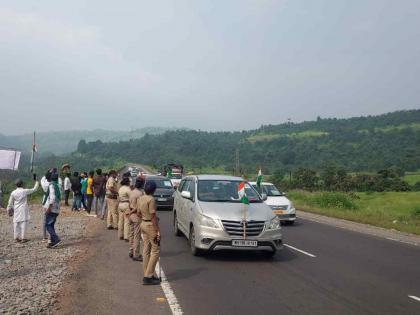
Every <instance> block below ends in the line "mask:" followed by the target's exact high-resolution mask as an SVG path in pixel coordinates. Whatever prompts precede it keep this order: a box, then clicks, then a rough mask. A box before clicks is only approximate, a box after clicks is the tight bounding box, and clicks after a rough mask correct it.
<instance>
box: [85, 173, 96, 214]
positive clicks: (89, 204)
mask: <svg viewBox="0 0 420 315" xmlns="http://www.w3.org/2000/svg"><path fill="white" fill-rule="evenodd" d="M94 174H95V172H94V171H90V172H89V176H88V179H87V183H86V206H87V212H88V213H90V211H91V210H92V203H93V175H94Z"/></svg>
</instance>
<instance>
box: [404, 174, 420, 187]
mask: <svg viewBox="0 0 420 315" xmlns="http://www.w3.org/2000/svg"><path fill="white" fill-rule="evenodd" d="M403 179H404V180H405V181H406V182H407V183H408V184H409V185H414V184H415V183H418V182H419V183H420V173H418V172H406V174H405V176H404V178H403Z"/></svg>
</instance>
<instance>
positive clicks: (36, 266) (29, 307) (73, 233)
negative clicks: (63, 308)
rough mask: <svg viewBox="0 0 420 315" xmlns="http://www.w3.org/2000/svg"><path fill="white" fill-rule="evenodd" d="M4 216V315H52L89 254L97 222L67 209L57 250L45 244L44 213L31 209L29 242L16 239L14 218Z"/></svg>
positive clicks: (0, 237)
mask: <svg viewBox="0 0 420 315" xmlns="http://www.w3.org/2000/svg"><path fill="white" fill-rule="evenodd" d="M3 210H4V209H1V213H0V314H51V313H52V309H53V306H54V304H55V303H57V297H58V295H59V293H60V290H61V289H62V287H63V285H64V284H65V282H66V277H67V276H69V275H70V274H71V266H72V265H74V264H73V263H74V262H75V261H77V260H78V259H81V258H82V257H83V256H84V255H86V249H85V248H84V240H85V238H86V236H87V233H88V230H89V222H92V220H96V219H93V218H91V217H88V216H87V215H86V214H85V213H84V212H81V213H79V212H72V211H70V209H69V208H66V207H63V208H62V211H61V214H60V216H59V217H58V219H57V223H56V231H57V234H58V235H59V237H60V238H61V239H62V241H63V242H62V244H61V245H60V246H59V247H57V248H54V249H49V248H47V247H46V245H47V243H44V242H42V221H43V210H42V208H41V206H39V205H33V206H31V210H30V214H31V220H30V224H29V228H28V233H27V238H28V239H29V240H30V241H29V242H27V243H24V244H20V243H15V242H14V240H13V223H12V218H10V217H8V216H7V214H6V213H5V211H3Z"/></svg>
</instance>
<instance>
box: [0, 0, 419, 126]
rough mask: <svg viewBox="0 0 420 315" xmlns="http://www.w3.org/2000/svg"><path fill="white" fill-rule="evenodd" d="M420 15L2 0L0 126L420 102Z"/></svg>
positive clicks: (381, 109) (275, 5) (354, 1)
mask: <svg viewBox="0 0 420 315" xmlns="http://www.w3.org/2000/svg"><path fill="white" fill-rule="evenodd" d="M419 16H420V1H419V0H412V1H410V0H402V1H395V0H390V1H386V0H348V1H344V0H343V1H341V0H329V1H321V0H302V1H298V0H291V1H281V0H273V1H269V0H237V1H233V0H219V1H217V0H211V1H208V0H202V1H198V0H191V1H181V0H176V1H175V0H174V1H139V0H135V1H134V0H133V1H126V0H125V1H104V0H95V1H93V0H89V1H79V0H72V1H56V0H52V1H1V0H0V133H5V134H18V133H22V132H28V131H32V130H37V131H46V130H68V129H79V128H80V129H93V128H108V129H131V128H137V127H144V126H175V127H189V128H197V129H203V130H221V129H223V130H236V129H251V128H255V127H259V126H260V125H261V124H269V123H272V124H277V123H281V122H284V121H286V120H287V118H291V119H292V120H293V121H302V120H312V119H316V117H317V116H321V117H350V116H359V115H366V114H379V113H385V112H389V111H393V110H399V109H413V108H420V88H419V84H420V83H419V82H420V60H419V56H420V18H419Z"/></svg>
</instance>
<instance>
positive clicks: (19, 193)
mask: <svg viewBox="0 0 420 315" xmlns="http://www.w3.org/2000/svg"><path fill="white" fill-rule="evenodd" d="M33 177H34V181H35V185H34V187H33V188H32V189H24V188H23V181H22V180H21V179H18V180H16V189H15V190H14V191H12V193H11V194H10V198H9V204H8V205H7V210H9V211H10V212H11V210H12V209H13V230H14V239H15V241H16V242H22V243H25V242H27V241H28V239H27V238H26V231H27V229H28V224H29V220H30V219H31V217H30V215H29V206H28V196H29V195H30V194H33V193H34V192H35V191H36V190H37V189H38V187H39V183H38V182H37V180H36V174H34V175H33Z"/></svg>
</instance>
